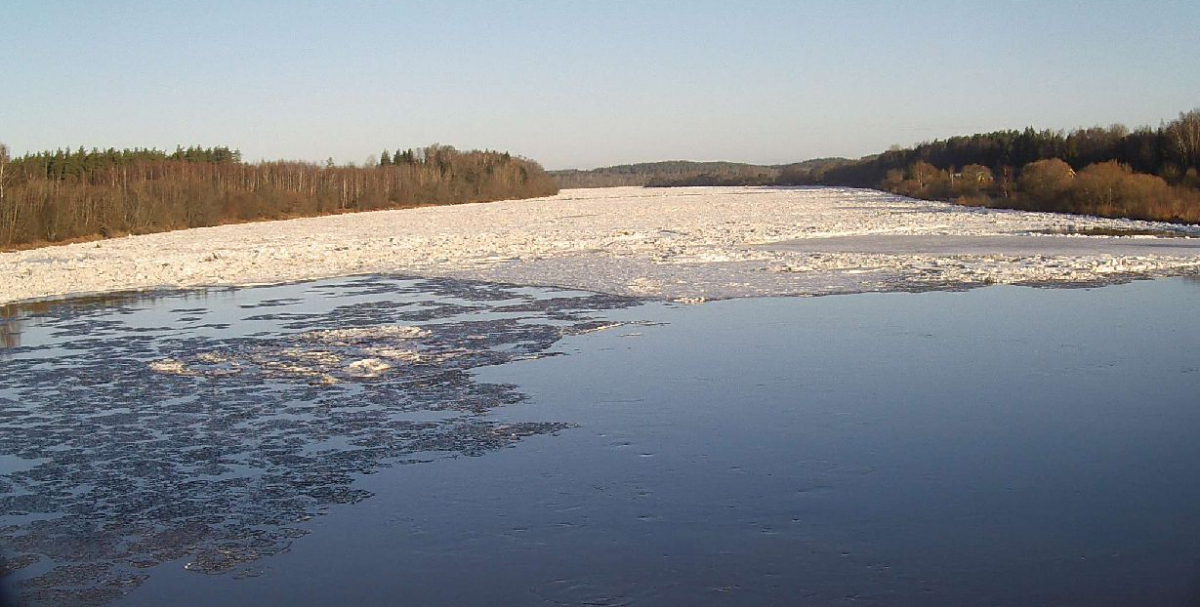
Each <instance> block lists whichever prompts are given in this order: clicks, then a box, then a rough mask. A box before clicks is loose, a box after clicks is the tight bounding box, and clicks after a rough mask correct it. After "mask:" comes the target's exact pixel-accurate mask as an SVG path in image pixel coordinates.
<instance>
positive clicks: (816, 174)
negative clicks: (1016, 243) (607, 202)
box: [552, 109, 1200, 223]
mask: <svg viewBox="0 0 1200 607" xmlns="http://www.w3.org/2000/svg"><path fill="white" fill-rule="evenodd" d="M1198 170H1200V109H1196V110H1192V111H1190V112H1185V113H1181V114H1180V115H1179V117H1178V118H1177V119H1175V120H1172V121H1170V122H1168V123H1165V124H1162V125H1160V126H1159V127H1158V128H1151V127H1140V128H1137V129H1134V130H1130V129H1129V128H1127V127H1125V126H1123V125H1112V126H1108V127H1092V128H1085V129H1076V130H1073V131H1069V132H1063V131H1052V130H1040V131H1039V130H1035V129H1033V128H1032V127H1030V128H1026V129H1024V130H1008V131H996V132H992V133H981V134H975V135H967V136H958V137H950V138H948V139H939V140H935V141H930V142H925V143H920V144H917V145H915V146H912V147H909V148H901V147H895V148H893V149H890V150H888V151H886V152H883V153H880V154H875V155H872V156H866V157H864V158H860V159H858V160H849V159H845V158H822V159H816V160H810V161H805V162H801V163H795V164H789V165H773V166H758V165H748V164H736V163H728V162H709V163H688V162H682V161H677V162H670V163H647V164H639V165H621V166H616V167H606V168H601V169H594V170H592V171H556V172H553V173H552V176H553V177H554V178H555V179H557V180H558V182H559V184H560V185H561V186H562V187H603V186H609V185H645V186H698V185H783V186H788V185H791V186H795V185H843V186H855V187H867V188H878V189H882V190H886V191H889V192H893V193H896V194H902V195H905V196H911V197H914V198H923V199H928V200H947V201H952V202H957V203H959V204H965V205H972V206H990V207H997V208H1014V209H1026V210H1039V211H1058V212H1066V213H1079V214H1088V215H1099V216H1105V217H1130V218H1134V219H1150V220H1159V221H1174V222H1186V223H1200V176H1198V175H1197V171H1198Z"/></svg>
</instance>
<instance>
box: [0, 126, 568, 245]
mask: <svg viewBox="0 0 1200 607" xmlns="http://www.w3.org/2000/svg"><path fill="white" fill-rule="evenodd" d="M557 191H558V186H557V185H556V183H555V181H554V180H553V179H551V178H550V177H549V176H548V175H547V174H546V172H545V171H544V170H543V169H542V167H541V166H540V165H539V164H537V163H536V162H534V161H532V160H528V159H525V158H518V157H513V156H512V155H510V154H509V153H507V152H504V153H501V152H494V151H459V150H456V149H455V148H454V147H452V146H447V145H431V146H427V147H425V148H421V149H408V150H404V151H399V150H398V151H396V152H395V154H389V153H388V152H386V151H385V152H383V153H382V154H380V161H379V162H378V163H371V165H370V166H364V167H357V166H353V165H350V166H340V165H335V164H334V163H333V161H332V160H329V161H327V162H326V163H324V164H321V165H318V164H314V163H307V162H294V161H275V162H259V163H253V164H251V163H245V162H243V161H242V158H241V154H240V152H238V151H236V150H230V149H229V148H226V147H212V148H202V147H189V148H186V149H185V148H177V149H176V150H175V151H174V152H170V153H168V152H165V151H162V150H157V149H140V148H139V149H124V150H116V149H111V148H110V149H107V150H99V149H91V150H86V149H84V148H79V149H77V150H74V151H71V150H57V151H54V152H41V153H37V154H26V155H24V156H21V157H17V158H11V157H10V155H9V153H8V150H7V148H6V147H5V146H3V145H0V248H11V247H15V246H21V245H36V244H41V243H53V242H62V241H68V240H75V239H87V238H96V237H111V236H119V235H123V234H143V233H149V232H161V231H167V230H174V229H181V228H194V227H202V226H212V225H219V224H222V223H232V222H243V221H254V220H261V219H282V218H289V217H303V216H311V215H321V214H329V213H343V212H352V211H368V210H376V209H386V208H396V207H404V206H416V205H441V204H458V203H468V202H484V201H491V200H502V199H511V198H531V197H536V196H546V195H550V194H554V193H555V192H557Z"/></svg>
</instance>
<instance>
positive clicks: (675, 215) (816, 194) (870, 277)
mask: <svg viewBox="0 0 1200 607" xmlns="http://www.w3.org/2000/svg"><path fill="white" fill-rule="evenodd" d="M1100 230H1102V231H1112V232H1116V233H1129V232H1135V233H1140V232H1157V231H1162V230H1170V231H1174V232H1175V233H1177V234H1181V235H1186V236H1193V237H1200V227H1195V226H1193V227H1180V226H1170V225H1168V224H1158V223H1152V222H1143V221H1129V220H1112V219H1098V218H1092V217H1079V216H1069V215H1058V214H1050V213H1027V212H1020V211H996V210H987V209H976V208H966V207H960V206H955V205H951V204H945V203H937V202H926V201H920V200H913V199H909V198H904V197H901V196H895V195H892V194H887V193H884V192H878V191H874V190H865V189H853V188H763V187H720V188H709V187H705V188H671V189H644V188H609V189H589V190H564V191H562V192H561V193H559V194H558V195H556V196H551V197H547V198H538V199H533V200H512V201H503V202H491V203H484V204H469V205H457V206H442V207H428V208H420V209H410V210H395V211H378V212H370V213H356V214H346V215H338V216H329V217H315V218H308V219H294V220H287V221H275V222H263V223H250V224H241V225H229V226H220V227H214V228H200V229H193V230H182V231H177V232H168V233H162V234H149V235H144V236H132V237H126V238H116V239H109V240H102V241H96V242H88V243H80V244H71V245H63V246H53V247H45V248H40V249H34V250H28V251H17V252H8V253H2V254H0V303H6V302H13V301H20V300H26V299H34V298H47V297H56V296H63V295H69V294H78V293H95V292H109V291H127V290H139V289H153V288H171V287H201V286H216V285H251V284H266V283H281V282H290V281H297V280H304V279H313V278H323V277H333V276H344V275H352V274H370V273H395V274H404V275H410V276H452V277H463V278H475V279H484V280H492V281H500V282H508V283H518V284H529V285H547V286H560V287H571V288H582V289H587V290H592V291H601V292H607V293H613V294H621V295H634V296H640V297H652V298H663V299H672V300H678V301H687V302H694V301H702V300H705V299H722V298H732V297H747V296H762V295H822V294H830V293H854V292H865V291H894V290H919V289H930V288H957V287H970V286H977V285H984V284H1045V285H1053V284H1091V283H1097V282H1107V281H1116V280H1126V279H1130V278H1138V277H1152V276H1169V275H1183V274H1200V239H1197V238H1179V237H1175V238H1166V237H1155V236H1147V235H1140V236H1092V235H1080V233H1084V234H1087V233H1094V232H1095V231H1100Z"/></svg>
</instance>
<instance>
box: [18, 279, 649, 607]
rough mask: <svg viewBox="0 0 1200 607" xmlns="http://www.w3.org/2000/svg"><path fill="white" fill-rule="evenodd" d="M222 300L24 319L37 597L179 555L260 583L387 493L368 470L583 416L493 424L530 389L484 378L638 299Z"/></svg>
mask: <svg viewBox="0 0 1200 607" xmlns="http://www.w3.org/2000/svg"><path fill="white" fill-rule="evenodd" d="M218 294H219V296H221V297H225V298H228V301H223V302H222V304H223V305H221V306H219V307H212V306H209V305H208V304H209V303H211V302H209V301H206V300H205V295H203V294H196V293H187V294H173V293H157V294H152V295H144V294H139V295H136V296H133V295H123V296H117V297H104V298H91V299H88V300H76V301H71V302H66V303H61V302H46V303H38V304H28V305H25V306H22V307H20V308H18V309H16V310H15V311H14V312H11V313H10V316H9V318H10V319H11V318H18V319H20V321H21V322H23V323H26V324H25V328H24V331H25V333H26V338H27V339H26V340H25V342H26V343H25V344H24V345H21V346H19V347H18V346H17V345H15V344H14V346H13V353H14V355H13V356H10V357H9V358H7V359H6V360H4V361H3V362H2V364H3V373H2V374H0V516H2V517H3V518H2V519H0V523H2V524H0V546H3V547H4V548H5V549H6V550H8V551H10V553H9V556H8V558H7V560H5V561H4V562H3V563H0V565H2V567H3V569H6V570H9V571H15V572H16V574H15V575H16V577H17V578H18V580H19V581H18V586H19V588H20V590H21V592H22V594H23V595H25V596H26V597H28V598H29V599H30V600H32V601H35V602H38V603H45V604H75V605H98V604H102V603H106V602H109V601H111V600H113V599H115V598H117V597H120V596H122V595H124V594H125V593H127V592H129V591H130V590H132V589H133V588H136V587H137V586H139V585H140V584H142V583H143V582H145V581H146V579H147V578H148V576H149V575H151V570H152V569H153V568H154V567H155V566H156V565H158V564H160V563H163V562H167V561H173V560H178V559H185V561H186V567H187V568H188V569H190V570H193V571H198V572H202V573H231V574H233V575H235V576H242V577H244V576H254V575H257V573H258V572H259V569H258V568H257V567H256V562H257V561H258V560H259V559H261V558H264V557H267V556H271V555H274V554H277V553H279V552H280V551H282V550H284V549H286V548H287V547H288V546H289V545H290V544H291V542H293V541H294V540H296V539H297V538H299V537H301V536H303V535H305V534H306V532H307V531H306V527H305V524H304V523H305V521H307V520H309V519H311V518H312V517H314V516H317V515H320V514H322V513H324V512H326V511H327V510H328V509H329V508H330V507H332V506H335V505H340V504H352V503H355V502H358V501H360V500H363V499H366V498H367V497H369V496H370V493H369V492H367V491H365V490H362V489H359V488H356V487H355V485H354V481H355V479H356V478H358V477H359V476H360V475H364V474H371V473H374V472H376V471H378V470H380V469H382V468H386V467H390V466H395V465H399V464H418V463H423V462H428V461H432V460H435V459H440V458H445V457H455V456H479V455H483V454H485V453H487V452H489V451H493V450H496V449H499V448H502V447H506V446H510V445H513V444H516V443H517V442H519V441H521V440H522V439H524V438H526V437H529V436H533V435H538V434H547V433H554V432H558V431H560V430H563V429H566V428H569V427H570V424H569V423H567V422H561V421H530V422H512V423H498V422H496V421H494V420H489V419H486V418H485V417H484V414H486V413H488V412H489V411H492V410H494V409H496V408H497V407H503V406H506V405H511V404H514V403H517V402H520V401H521V400H523V399H524V395H523V394H522V393H520V392H519V391H517V390H516V389H515V387H513V386H511V385H504V384H489V383H483V382H479V381H477V380H475V379H474V377H473V375H472V374H471V373H470V370H471V369H474V368H477V367H480V366H490V365H499V364H503V363H506V362H509V361H513V360H520V359H528V358H536V357H540V356H546V355H549V354H550V353H549V349H550V348H551V346H553V344H554V343H555V342H556V341H558V340H559V339H560V338H561V337H562V336H563V335H569V334H577V333H582V332H586V331H589V330H592V329H595V328H597V327H598V326H602V325H603V323H601V322H600V321H597V320H596V319H595V318H593V315H594V313H595V312H596V311H600V310H610V309H613V308H619V307H628V306H632V305H635V303H636V302H634V301H633V300H629V299H623V298H615V297H609V296H604V295H594V294H590V293H578V292H569V293H568V292H556V291H551V290H531V289H523V288H517V287H507V286H502V285H487V284H480V283H468V282H459V281H439V280H409V279H398V278H383V277H371V278H359V279H352V280H342V281H326V282H317V283H308V284H302V285H289V286H285V287H272V288H264V289H258V290H255V289H249V290H245V291H226V292H218ZM231 304H236V305H231ZM9 326H16V327H18V328H20V325H19V324H17V323H13V324H12V325H9ZM34 333H36V334H37V339H33V338H32V337H31V336H32V335H33V334H34ZM10 334H11V335H13V336H14V337H13V341H14V342H15V341H18V340H19V339H20V335H21V331H19V330H17V329H12V330H10Z"/></svg>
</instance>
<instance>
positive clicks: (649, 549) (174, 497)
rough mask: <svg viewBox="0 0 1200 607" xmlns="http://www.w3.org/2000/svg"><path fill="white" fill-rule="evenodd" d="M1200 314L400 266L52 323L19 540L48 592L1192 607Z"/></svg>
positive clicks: (1052, 300) (33, 317) (1083, 301)
mask: <svg viewBox="0 0 1200 607" xmlns="http://www.w3.org/2000/svg"><path fill="white" fill-rule="evenodd" d="M1198 309H1200V285H1198V284H1197V283H1196V282H1191V281H1187V280H1183V279H1173V280H1159V281H1147V282H1136V283H1131V284H1127V285H1121V286H1112V287H1105V288H1098V289H1086V290H1085V289H1076V290H1046V289H1031V288H1018V287H992V288H987V289H982V290H975V291H970V292H965V293H922V294H868V295H855V296H838V297H826V298H816V299H753V300H737V301H727V302H715V303H708V304H705V305H702V306H679V305H669V304H661V303H641V302H636V301H633V300H627V299H620V298H612V297H608V296H602V295H593V294H588V293H580V292H559V291H554V290H547V289H527V288H517V287H508V286H502V285H489V284H483V283H471V282H462V281H437V280H433V281H430V280H410V279H402V278H389V277H370V278H359V279H351V280H335V281H321V282H313V283H304V284H298V285H289V286H282V287H264V288H256V289H242V290H228V291H208V292H192V293H160V294H157V296H156V297H153V298H148V299H147V298H129V299H125V300H118V301H93V302H80V303H77V304H75V305H67V306H63V305H54V306H42V307H40V308H38V309H25V310H22V311H19V312H18V313H19V315H20V316H21V318H22V320H21V321H20V323H19V325H18V323H16V322H14V321H13V320H12V319H10V320H9V321H8V322H7V323H6V333H5V335H8V336H9V337H8V338H7V342H8V343H9V345H10V346H12V347H9V348H7V349H5V350H0V369H2V370H3V374H2V375H0V475H2V476H0V494H2V495H0V546H2V547H3V550H4V551H5V553H6V556H7V558H8V561H7V563H8V564H7V567H8V568H10V569H14V572H13V573H12V574H11V575H10V576H9V578H10V582H11V584H12V585H13V586H15V587H17V588H18V589H19V591H20V592H21V593H22V594H23V595H25V596H26V597H28V598H29V599H31V601H32V602H35V603H39V602H40V603H44V604H80V605H99V604H112V605H130V606H133V605H159V604H182V605H190V604H194V605H209V604H230V605H236V604H245V605H250V604H301V605H305V604H308V605H318V604H329V603H334V602H344V603H347V604H359V605H393V604H413V605H493V604H544V605H680V604H688V605H742V604H780V605H792V604H808V605H841V604H846V603H850V602H862V601H874V602H875V603H877V604H886V605H1029V604H1065V605H1128V604H1190V603H1184V601H1185V600H1188V598H1189V596H1190V597H1192V599H1193V600H1194V599H1195V598H1197V597H1200V594H1196V593H1195V582H1200V521H1197V520H1196V519H1195V517H1194V516H1193V511H1194V507H1193V506H1194V504H1196V503H1198V500H1200V485H1197V484H1196V483H1195V482H1194V479H1195V478H1197V477H1200V441H1196V440H1195V437H1196V435H1197V432H1198V431H1200V408H1198V407H1197V406H1196V402H1197V399H1196V396H1195V395H1196V394H1200V323H1196V322H1195V311H1196V310H1198ZM14 316H15V315H14ZM381 328H384V329H382V330H381ZM334 331H337V332H334ZM17 342H19V345H18V343H17ZM364 361H374V362H371V363H365V362H364ZM206 574H207V575H206ZM1189 592H1191V593H1193V594H1191V595H1189Z"/></svg>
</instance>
